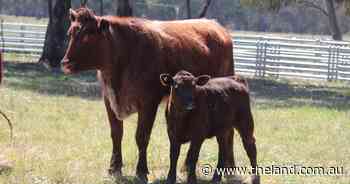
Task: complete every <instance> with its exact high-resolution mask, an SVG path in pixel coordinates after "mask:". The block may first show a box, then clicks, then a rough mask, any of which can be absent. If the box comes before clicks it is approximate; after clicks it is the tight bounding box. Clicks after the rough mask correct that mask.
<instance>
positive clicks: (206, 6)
mask: <svg viewBox="0 0 350 184" xmlns="http://www.w3.org/2000/svg"><path fill="white" fill-rule="evenodd" d="M210 3H211V0H207V2H206V3H205V4H204V6H203V9H202V11H201V13H200V14H199V18H203V17H205V15H206V14H207V11H208V8H209V5H210Z"/></svg>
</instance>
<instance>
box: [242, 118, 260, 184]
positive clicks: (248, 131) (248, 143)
mask: <svg viewBox="0 0 350 184" xmlns="http://www.w3.org/2000/svg"><path fill="white" fill-rule="evenodd" d="M244 117H245V118H244V119H243V121H241V122H240V124H239V126H238V127H237V129H238V131H239V133H240V135H241V138H242V141H243V147H244V149H245V151H246V152H247V155H248V157H249V161H250V165H251V166H252V171H253V176H252V183H253V184H258V183H260V178H259V176H258V173H256V168H257V151H256V144H255V137H254V121H253V116H252V114H251V112H250V111H249V112H248V113H247V114H246V116H244Z"/></svg>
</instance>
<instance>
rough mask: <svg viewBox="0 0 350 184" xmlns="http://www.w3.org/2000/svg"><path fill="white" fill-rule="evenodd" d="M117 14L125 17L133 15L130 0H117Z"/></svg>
mask: <svg viewBox="0 0 350 184" xmlns="http://www.w3.org/2000/svg"><path fill="white" fill-rule="evenodd" d="M116 2H117V15H118V16H123V17H129V16H132V7H131V4H130V1H129V0H117V1H116Z"/></svg>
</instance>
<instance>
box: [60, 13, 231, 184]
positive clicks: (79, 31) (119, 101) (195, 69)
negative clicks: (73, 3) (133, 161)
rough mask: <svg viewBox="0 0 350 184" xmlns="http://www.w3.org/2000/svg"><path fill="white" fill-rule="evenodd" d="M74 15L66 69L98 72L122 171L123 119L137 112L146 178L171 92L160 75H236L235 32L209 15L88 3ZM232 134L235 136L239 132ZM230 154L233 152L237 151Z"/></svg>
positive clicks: (141, 171)
mask: <svg viewBox="0 0 350 184" xmlns="http://www.w3.org/2000/svg"><path fill="white" fill-rule="evenodd" d="M70 19H71V26H70V28H69V30H68V34H69V35H70V42H69V45H68V48H67V51H66V54H65V56H64V58H63V61H62V66H63V70H64V72H65V73H67V74H69V73H77V72H80V71H84V70H97V71H98V76H99V79H100V81H101V83H102V91H103V97H104V102H105V106H106V109H107V113H108V118H109V122H110V126H111V137H112V143H113V153H112V158H111V163H110V169H109V172H110V174H112V175H120V174H121V168H122V148H121V141H122V137H123V120H124V119H125V118H126V117H128V116H129V115H130V114H132V113H135V112H137V113H138V120H137V130H136V136H135V138H136V144H137V147H138V150H139V155H138V156H139V160H138V163H137V169H136V174H137V177H138V178H139V179H141V180H142V181H144V182H145V181H147V174H148V167H147V158H146V155H147V146H148V143H149V138H150V134H151V130H152V127H153V123H154V120H155V116H156V112H157V108H158V105H159V103H160V102H161V99H162V97H163V96H164V95H166V94H167V93H168V91H167V89H166V88H165V87H163V86H162V85H160V84H159V82H158V81H159V75H160V74H161V73H169V74H172V75H173V74H175V73H176V72H178V71H179V70H187V71H190V72H191V73H193V74H194V75H201V74H208V75H211V76H213V77H215V76H225V75H232V74H233V73H234V72H233V71H234V69H233V55H232V40H231V35H230V34H229V33H228V32H227V31H226V30H225V29H224V28H223V27H221V26H220V25H219V24H218V23H216V22H215V21H213V20H207V19H197V20H183V21H151V20H146V19H141V18H132V17H117V16H103V17H100V16H96V15H95V14H94V13H93V12H92V11H91V10H90V9H88V8H85V7H82V8H79V9H77V10H70ZM230 136H231V137H233V131H232V132H231V133H230ZM232 144H233V143H232V141H231V142H230V145H231V146H232ZM230 155H232V157H233V153H232V154H230ZM232 164H234V163H232Z"/></svg>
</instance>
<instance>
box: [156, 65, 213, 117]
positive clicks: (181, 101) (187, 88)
mask: <svg viewBox="0 0 350 184" xmlns="http://www.w3.org/2000/svg"><path fill="white" fill-rule="evenodd" d="M209 79H210V76H209V75H201V76H199V77H195V76H193V75H192V74H191V73H189V72H187V71H180V72H178V73H177V74H176V75H175V76H174V77H171V76H170V75H169V74H161V75H160V82H161V84H162V85H163V86H166V87H170V89H171V92H170V99H169V100H170V102H169V103H170V105H172V106H174V108H176V110H179V111H182V112H184V111H191V110H193V109H194V108H195V107H196V104H195V94H196V88H197V87H198V86H203V85H205V84H206V83H207V82H208V81H209Z"/></svg>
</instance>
